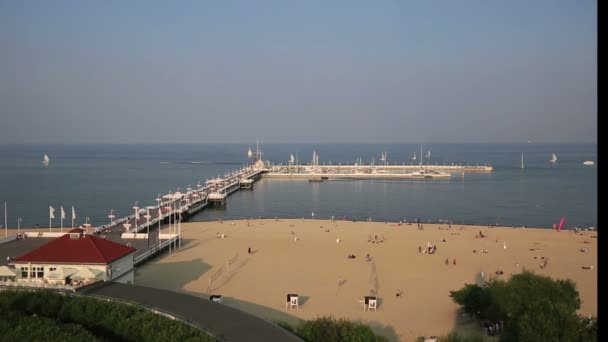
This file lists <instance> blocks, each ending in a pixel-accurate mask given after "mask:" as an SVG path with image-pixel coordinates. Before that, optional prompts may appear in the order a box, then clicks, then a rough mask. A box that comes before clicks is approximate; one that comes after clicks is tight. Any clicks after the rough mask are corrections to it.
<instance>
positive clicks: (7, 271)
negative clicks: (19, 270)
mask: <svg viewBox="0 0 608 342" xmlns="http://www.w3.org/2000/svg"><path fill="white" fill-rule="evenodd" d="M15 276H17V274H16V273H15V271H13V270H12V269H11V268H9V267H7V266H0V277H1V278H2V280H7V279H6V278H14V277H15Z"/></svg>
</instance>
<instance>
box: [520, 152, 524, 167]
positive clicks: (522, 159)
mask: <svg viewBox="0 0 608 342" xmlns="http://www.w3.org/2000/svg"><path fill="white" fill-rule="evenodd" d="M521 168H522V169H523V168H524V154H523V153H522V154H521Z"/></svg>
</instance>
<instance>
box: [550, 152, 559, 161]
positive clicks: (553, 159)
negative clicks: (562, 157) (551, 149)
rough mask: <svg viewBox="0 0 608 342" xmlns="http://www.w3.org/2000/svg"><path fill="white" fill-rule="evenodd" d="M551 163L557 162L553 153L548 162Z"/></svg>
mask: <svg viewBox="0 0 608 342" xmlns="http://www.w3.org/2000/svg"><path fill="white" fill-rule="evenodd" d="M549 161H550V162H552V163H555V162H556V161H557V156H556V155H555V153H553V155H552V156H551V160H549Z"/></svg>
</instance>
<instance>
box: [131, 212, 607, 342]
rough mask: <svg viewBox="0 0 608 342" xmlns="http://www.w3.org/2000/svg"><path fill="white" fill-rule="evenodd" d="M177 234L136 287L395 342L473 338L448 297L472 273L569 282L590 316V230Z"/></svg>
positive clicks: (281, 223)
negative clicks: (321, 321)
mask: <svg viewBox="0 0 608 342" xmlns="http://www.w3.org/2000/svg"><path fill="white" fill-rule="evenodd" d="M480 232H481V233H482V234H483V235H484V236H485V237H483V238H479V237H476V236H478V235H479V233H480ZM182 234H183V239H184V240H183V244H182V248H181V249H180V250H178V251H177V252H174V253H172V254H168V253H167V254H164V255H162V256H160V257H158V258H156V259H154V260H153V261H151V262H149V263H147V264H145V265H144V266H142V267H140V268H138V269H137V271H136V283H137V284H139V285H144V286H151V287H157V288H163V289H170V290H175V291H185V292H189V293H195V294H198V295H207V294H209V293H213V294H221V295H223V296H224V297H225V298H226V300H225V303H226V304H227V305H231V306H235V307H237V308H240V309H242V310H244V311H247V312H250V313H252V314H254V315H257V316H260V317H263V318H265V319H268V320H271V321H276V320H286V321H288V322H292V323H294V322H296V321H297V320H298V319H311V318H315V317H317V316H320V315H330V314H331V315H333V316H335V317H346V318H350V319H352V320H357V321H361V322H364V323H366V324H369V325H370V326H371V327H372V328H373V329H374V330H375V331H376V332H377V333H379V334H382V335H384V336H387V337H388V338H389V339H391V340H399V341H411V340H413V339H414V338H416V337H417V336H429V335H442V334H446V333H448V332H450V331H452V330H453V329H455V328H456V329H460V330H466V329H476V327H475V325H474V324H471V322H467V321H466V320H465V319H464V318H463V317H460V316H459V315H458V306H457V305H456V304H455V303H453V301H452V299H451V298H450V297H449V291H450V290H457V289H460V288H461V287H462V286H463V285H464V284H465V283H476V282H478V281H480V275H481V272H483V273H484V276H485V280H486V281H487V280H489V278H490V277H501V278H507V277H509V276H510V275H511V274H513V273H519V272H521V271H522V270H524V269H528V270H532V271H534V272H536V273H539V274H543V275H548V276H551V277H553V278H560V279H564V278H569V279H572V280H573V281H575V282H576V285H577V289H578V291H579V292H580V297H581V300H582V304H581V309H580V313H581V314H585V315H587V314H593V315H596V314H597V267H596V265H597V238H596V237H597V232H593V231H585V232H582V233H581V234H575V233H574V232H573V231H572V230H564V231H562V232H556V231H553V230H549V229H533V228H517V229H515V228H513V227H485V226H460V225H458V226H452V227H451V229H448V226H447V225H438V224H424V226H423V230H419V229H418V228H417V226H416V224H415V223H414V224H412V225H407V224H402V225H400V224H399V223H384V222H383V223H379V222H352V221H323V220H310V219H290V220H286V219H285V220H283V219H268V220H241V221H224V222H204V223H203V222H197V223H184V224H183V225H182ZM222 235H223V238H222ZM370 239H371V241H372V242H370ZM428 245H436V246H437V248H436V252H435V253H434V254H428V253H421V252H419V248H421V249H422V250H424V251H426V250H428V247H427V246H428ZM249 248H251V249H252V253H249V252H248V249H249ZM581 249H583V250H586V252H582V251H581ZM474 250H475V252H474ZM367 254H369V255H370V256H371V261H367V260H366V255H367ZM349 255H354V256H355V258H348V256H349ZM446 259H447V260H448V264H447V265H446ZM454 262H455V264H454ZM541 263H546V266H545V267H541ZM591 265H593V266H594V267H593V269H592V270H587V269H583V268H582V267H583V266H591ZM498 270H502V271H503V272H504V273H503V274H502V275H496V271H498ZM210 280H211V281H210ZM370 290H371V291H373V293H375V295H376V296H377V297H378V298H379V299H380V303H379V306H378V310H377V312H373V311H372V312H364V311H363V303H361V302H360V301H362V300H363V297H364V296H365V295H369V294H370ZM398 292H399V293H401V295H400V296H397V295H396V294H397V293H398ZM288 293H297V294H299V296H300V307H299V309H297V310H296V309H286V307H285V304H286V295H287V294H288Z"/></svg>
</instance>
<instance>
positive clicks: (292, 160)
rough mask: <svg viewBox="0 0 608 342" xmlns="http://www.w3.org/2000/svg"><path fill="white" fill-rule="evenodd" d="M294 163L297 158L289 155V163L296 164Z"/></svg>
mask: <svg viewBox="0 0 608 342" xmlns="http://www.w3.org/2000/svg"><path fill="white" fill-rule="evenodd" d="M294 161H295V158H294V157H293V154H290V155H289V162H290V163H291V164H293V162H294Z"/></svg>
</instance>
